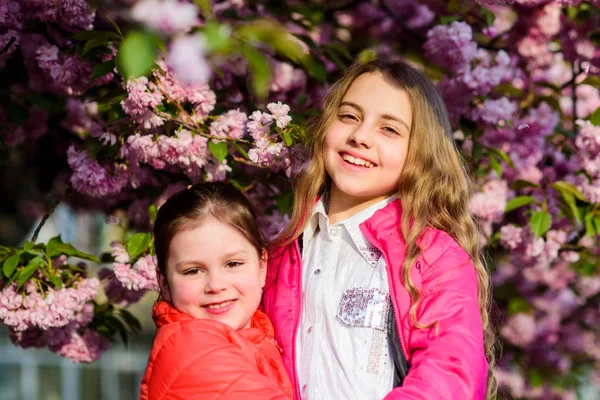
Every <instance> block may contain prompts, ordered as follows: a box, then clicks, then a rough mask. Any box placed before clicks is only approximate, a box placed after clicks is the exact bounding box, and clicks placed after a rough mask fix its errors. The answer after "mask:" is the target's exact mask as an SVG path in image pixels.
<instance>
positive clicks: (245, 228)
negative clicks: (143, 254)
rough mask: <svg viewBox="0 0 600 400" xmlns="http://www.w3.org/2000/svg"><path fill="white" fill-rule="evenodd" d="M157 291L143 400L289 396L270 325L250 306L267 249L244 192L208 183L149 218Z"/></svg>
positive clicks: (253, 304) (258, 290)
mask: <svg viewBox="0 0 600 400" xmlns="http://www.w3.org/2000/svg"><path fill="white" fill-rule="evenodd" d="M154 244H155V248H156V257H157V259H158V272H159V273H158V275H159V284H160V288H161V297H162V298H163V299H164V300H163V301H159V302H158V303H157V304H156V305H155V306H154V310H153V312H152V317H153V318H154V321H155V322H156V325H157V327H158V332H157V334H156V338H155V339H154V345H153V347H152V351H151V353H150V357H149V360H148V365H147V367H146V372H145V374H144V378H143V380H142V385H141V395H140V398H141V399H142V400H146V399H150V400H154V399H157V400H158V399H243V400H252V399H257V400H258V399H260V400H262V399H282V400H283V399H290V398H292V396H293V394H292V393H293V390H292V387H291V383H290V381H289V378H288V377H287V374H286V372H285V368H284V366H283V363H282V360H281V355H280V350H279V347H278V346H277V344H276V343H275V341H274V339H273V326H272V325H271V322H270V321H269V319H268V318H267V316H266V315H265V314H263V313H262V312H260V311H257V308H258V305H259V303H260V298H261V294H262V287H263V286H264V283H265V275H266V263H267V255H266V251H265V246H264V242H263V239H262V237H261V235H260V232H259V229H258V225H257V223H256V220H255V215H254V212H253V210H252V207H251V205H250V203H249V202H248V200H247V199H246V198H245V197H244V195H243V194H242V193H240V192H239V191H238V190H237V189H235V188H234V187H233V186H231V185H229V184H226V183H221V182H210V183H203V184H197V185H194V186H191V187H190V188H189V189H187V190H184V191H182V192H180V193H178V194H176V195H174V196H173V197H171V198H170V199H169V200H168V201H167V202H166V203H165V204H164V205H163V206H162V207H161V208H160V210H159V212H158V217H157V218H156V223H155V225H154Z"/></svg>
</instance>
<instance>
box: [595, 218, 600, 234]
mask: <svg viewBox="0 0 600 400" xmlns="http://www.w3.org/2000/svg"><path fill="white" fill-rule="evenodd" d="M594 226H595V227H596V232H597V233H598V234H599V235H600V216H595V217H594Z"/></svg>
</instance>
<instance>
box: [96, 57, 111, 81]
mask: <svg viewBox="0 0 600 400" xmlns="http://www.w3.org/2000/svg"><path fill="white" fill-rule="evenodd" d="M113 68H115V60H108V61H105V62H103V63H102V64H98V65H96V66H95V67H94V70H93V71H92V80H94V79H96V78H99V77H101V76H104V75H106V74H108V73H109V72H111V71H112V70H113Z"/></svg>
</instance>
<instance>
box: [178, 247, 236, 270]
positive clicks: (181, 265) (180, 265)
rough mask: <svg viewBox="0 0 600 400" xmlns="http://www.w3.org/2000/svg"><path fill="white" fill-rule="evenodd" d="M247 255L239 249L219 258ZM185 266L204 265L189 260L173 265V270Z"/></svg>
mask: <svg viewBox="0 0 600 400" xmlns="http://www.w3.org/2000/svg"><path fill="white" fill-rule="evenodd" d="M247 254H248V252H247V251H246V250H242V249H240V250H234V251H230V252H227V253H225V254H223V255H222V256H221V258H222V259H227V258H235V257H243V256H245V255H247ZM187 264H193V265H204V263H202V262H200V261H198V260H193V259H191V260H183V261H180V262H178V263H177V264H176V265H175V268H176V269H177V268H180V267H183V266H185V265H187Z"/></svg>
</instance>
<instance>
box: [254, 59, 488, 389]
mask: <svg viewBox="0 0 600 400" xmlns="http://www.w3.org/2000/svg"><path fill="white" fill-rule="evenodd" d="M311 133H312V137H311V150H312V157H311V159H310V162H309V165H308V167H307V168H306V169H305V170H304V171H303V172H302V173H301V174H300V176H299V177H298V179H297V181H296V182H295V193H294V209H293V213H292V216H291V221H290V225H289V226H288V228H287V229H286V230H285V231H284V232H283V233H282V234H281V236H280V237H279V240H278V241H277V242H276V243H275V245H274V247H273V250H272V252H271V254H270V258H269V268H268V273H267V283H266V286H265V293H264V300H263V301H264V303H263V304H264V309H265V311H266V313H267V315H269V317H270V318H271V319H272V321H273V323H274V326H275V332H276V336H275V337H276V338H277V340H278V342H279V343H280V345H281V346H282V348H283V356H284V357H283V359H284V363H285V366H286V368H287V371H288V373H289V374H290V377H291V379H292V382H293V386H294V388H295V398H296V399H310V400H314V399H382V398H386V399H390V400H391V399H399V400H400V399H402V400H407V399H423V400H425V399H427V400H434V399H444V400H449V399H457V400H467V399H469V400H471V399H484V398H485V397H486V393H487V394H488V396H491V395H492V392H493V390H494V385H493V384H492V383H491V380H492V378H491V374H489V373H488V367H489V365H490V363H491V362H492V352H491V345H492V341H493V335H492V334H491V330H490V327H489V323H488V303H489V300H488V298H489V288H488V276H487V273H486V271H485V269H484V267H483V265H482V263H481V261H480V256H479V237H478V230H477V227H476V225H475V223H474V221H473V219H472V218H471V216H470V215H469V213H468V211H467V204H468V200H469V198H470V181H469V178H468V175H467V173H466V172H465V168H464V167H463V165H462V163H461V159H460V156H459V153H458V151H457V149H456V148H455V145H454V143H453V141H452V137H451V130H450V126H449V121H448V116H447V113H446V109H445V107H444V104H443V102H442V100H441V98H440V96H439V95H438V93H437V92H436V89H435V87H434V85H433V84H432V83H431V82H430V81H429V80H428V79H427V78H425V77H424V76H423V75H422V74H421V73H420V72H418V71H417V70H416V69H415V68H413V67H411V66H409V65H408V64H406V63H404V62H386V61H383V60H373V61H370V62H367V63H363V64H357V65H354V66H353V67H352V68H350V70H349V71H348V72H347V73H346V74H345V76H344V77H343V78H342V79H341V80H340V81H338V82H337V83H336V84H335V85H333V87H332V88H331V90H330V91H329V93H328V94H327V96H326V99H325V102H324V107H323V112H322V114H321V115H320V117H319V118H318V120H317V121H316V124H315V125H314V127H313V129H312V131H311Z"/></svg>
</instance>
